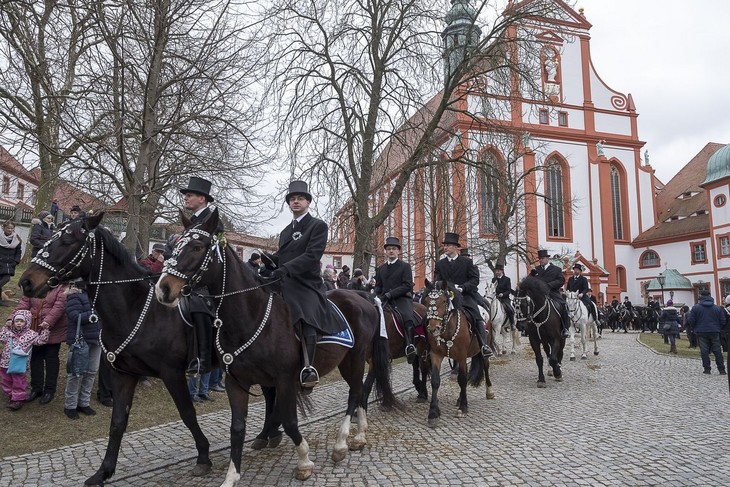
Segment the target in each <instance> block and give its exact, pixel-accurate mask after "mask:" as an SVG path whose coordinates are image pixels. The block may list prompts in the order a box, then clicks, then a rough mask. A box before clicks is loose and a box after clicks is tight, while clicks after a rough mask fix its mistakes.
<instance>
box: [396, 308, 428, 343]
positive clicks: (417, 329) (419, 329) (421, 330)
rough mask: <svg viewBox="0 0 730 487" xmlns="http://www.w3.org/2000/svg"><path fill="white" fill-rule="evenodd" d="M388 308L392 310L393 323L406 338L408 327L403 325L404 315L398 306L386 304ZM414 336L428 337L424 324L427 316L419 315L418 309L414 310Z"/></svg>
mask: <svg viewBox="0 0 730 487" xmlns="http://www.w3.org/2000/svg"><path fill="white" fill-rule="evenodd" d="M386 306H387V307H388V309H389V310H390V312H391V315H392V316H393V323H394V324H395V329H396V331H397V332H398V334H399V335H400V336H401V337H403V338H405V336H406V335H405V333H406V328H405V326H404V325H403V315H401V313H400V311H399V310H398V308H396V307H395V306H392V305H390V304H388V305H386ZM413 321H414V325H413V337H414V338H416V337H420V338H425V337H426V325H425V324H424V321H425V317H424V316H421V315H419V314H418V313H417V312H416V311H413Z"/></svg>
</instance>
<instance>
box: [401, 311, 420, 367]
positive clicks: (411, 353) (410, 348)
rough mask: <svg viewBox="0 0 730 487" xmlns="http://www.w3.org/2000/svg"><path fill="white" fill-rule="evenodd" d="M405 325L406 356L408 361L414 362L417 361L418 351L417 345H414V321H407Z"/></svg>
mask: <svg viewBox="0 0 730 487" xmlns="http://www.w3.org/2000/svg"><path fill="white" fill-rule="evenodd" d="M403 326H404V327H405V329H406V330H405V331H406V332H405V337H404V338H405V340H406V349H405V353H406V358H407V359H408V363H409V364H412V363H413V362H415V361H416V356H417V355H418V353H417V352H416V347H415V345H413V341H414V340H413V333H414V327H413V322H412V321H406V323H405V324H404V325H403Z"/></svg>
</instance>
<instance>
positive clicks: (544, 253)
mask: <svg viewBox="0 0 730 487" xmlns="http://www.w3.org/2000/svg"><path fill="white" fill-rule="evenodd" d="M543 257H550V254H548V251H547V250H546V249H540V250H538V251H537V258H538V259H541V258H543Z"/></svg>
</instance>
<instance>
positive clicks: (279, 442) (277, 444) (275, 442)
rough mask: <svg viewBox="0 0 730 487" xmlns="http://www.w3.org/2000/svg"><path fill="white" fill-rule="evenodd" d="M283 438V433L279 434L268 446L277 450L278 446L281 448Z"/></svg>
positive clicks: (273, 437) (272, 438)
mask: <svg viewBox="0 0 730 487" xmlns="http://www.w3.org/2000/svg"><path fill="white" fill-rule="evenodd" d="M283 437H284V435H283V433H279V434H278V435H276V436H272V437H271V438H269V442H268V444H267V445H266V446H268V447H269V448H276V447H277V446H279V445H280V444H281V439H282V438H283Z"/></svg>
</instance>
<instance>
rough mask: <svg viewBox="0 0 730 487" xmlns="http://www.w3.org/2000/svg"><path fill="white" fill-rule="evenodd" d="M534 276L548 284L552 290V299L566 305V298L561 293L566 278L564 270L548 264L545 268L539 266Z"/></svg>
mask: <svg viewBox="0 0 730 487" xmlns="http://www.w3.org/2000/svg"><path fill="white" fill-rule="evenodd" d="M532 275H533V276H535V277H537V278H538V279H542V280H543V281H545V282H546V283H547V285H548V287H549V288H550V297H551V298H552V299H554V300H556V301H558V302H560V303H565V297H563V294H562V293H561V292H560V291H561V289H562V288H563V284H565V276H564V275H563V270H562V269H560V268H559V267H558V266H555V265H552V264H551V263H549V262H548V263H547V264H546V265H544V266H542V265H539V266H537V267H535V269H534V272H533V273H532Z"/></svg>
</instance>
